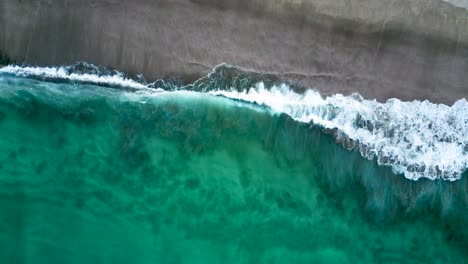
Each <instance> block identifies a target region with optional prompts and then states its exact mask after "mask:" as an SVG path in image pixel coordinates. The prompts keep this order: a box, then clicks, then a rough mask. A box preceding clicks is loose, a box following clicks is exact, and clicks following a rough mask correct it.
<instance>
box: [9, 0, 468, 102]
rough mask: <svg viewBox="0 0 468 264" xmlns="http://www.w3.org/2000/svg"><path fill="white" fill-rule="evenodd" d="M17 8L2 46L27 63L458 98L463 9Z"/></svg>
mask: <svg viewBox="0 0 468 264" xmlns="http://www.w3.org/2000/svg"><path fill="white" fill-rule="evenodd" d="M340 3H341V1H319V0H313V1H308V2H304V1H270V2H267V1H244V0H242V1H211V0H197V1H188V0H178V1H148V0H137V1H118V0H88V1H77V0H73V1H58V0H57V1H54V0H48V1H45V0H40V1H16V0H3V1H2V2H1V3H0V32H2V33H1V34H0V50H1V51H2V52H3V53H5V54H6V55H7V56H9V57H10V58H12V59H15V60H19V61H20V62H24V63H26V64H31V65H63V64H71V63H74V62H76V61H79V60H83V61H87V62H90V63H94V64H100V65H109V66H111V67H114V68H117V69H119V70H122V71H125V72H128V73H133V74H136V73H143V74H144V76H145V77H146V78H147V79H149V80H154V79H157V78H163V77H168V76H173V77H180V78H183V79H184V81H185V82H192V81H193V80H195V79H197V78H199V77H200V76H202V75H204V74H206V73H207V72H209V71H211V69H212V68H213V67H214V66H216V65H218V64H220V63H228V64H232V65H238V66H241V67H245V68H247V69H250V70H254V71H261V72H268V73H273V74H278V75H281V76H282V77H285V78H288V79H292V80H295V81H298V82H300V83H301V84H303V85H306V86H310V87H315V88H317V89H319V90H320V91H321V92H322V93H323V94H326V95H327V94H333V93H338V92H339V93H344V94H349V93H352V92H359V93H361V94H362V95H364V96H365V97H367V98H377V99H378V100H380V101H384V100H386V99H388V98H391V97H397V98H400V99H403V100H413V99H429V100H431V101H433V102H441V103H446V104H452V103H453V102H454V101H456V100H457V99H460V98H466V97H468V84H467V83H468V75H467V74H466V73H467V72H468V59H467V58H468V46H467V43H468V30H466V29H467V24H468V23H467V16H468V12H467V11H466V10H464V9H461V8H455V7H453V6H451V5H449V4H447V3H445V2H442V1H438V0H431V1H424V3H418V1H408V0H401V1H394V2H390V1H377V0H366V1H359V2H358V1H354V0H353V1H349V2H343V3H344V4H342V5H343V6H341V4H340Z"/></svg>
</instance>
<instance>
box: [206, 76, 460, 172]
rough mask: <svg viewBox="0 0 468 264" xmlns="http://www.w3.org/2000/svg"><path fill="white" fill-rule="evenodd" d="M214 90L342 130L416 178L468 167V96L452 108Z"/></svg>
mask: <svg viewBox="0 0 468 264" xmlns="http://www.w3.org/2000/svg"><path fill="white" fill-rule="evenodd" d="M210 94H212V95H217V96H224V97H228V98H232V99H236V100H242V101H246V102H251V103H256V104H259V105H264V106H267V107H269V108H271V109H272V110H273V111H275V112H279V113H285V114H288V115H289V116H291V117H292V118H294V119H295V120H297V121H300V122H305V123H313V124H315V125H319V126H321V127H323V128H325V129H337V130H338V131H339V133H338V136H337V138H338V139H337V140H338V141H341V143H342V145H347V146H345V147H347V148H349V149H352V148H356V149H358V150H359V152H360V153H361V155H362V156H364V157H365V158H368V159H373V158H376V160H377V162H378V163H379V164H380V165H388V166H391V167H392V169H393V170H394V172H396V173H402V174H404V175H405V177H407V178H409V179H412V180H417V179H420V178H423V177H424V178H429V179H440V178H441V179H446V180H451V181H453V180H457V179H459V178H460V177H461V175H462V173H463V172H464V171H465V170H466V168H467V166H468V102H467V100H466V99H461V100H459V101H457V102H456V103H455V104H454V105H453V106H451V107H449V106H447V105H443V104H434V103H431V102H429V101H424V102H420V101H413V102H402V101H400V100H398V99H390V100H388V101H387V102H386V103H379V102H377V101H376V100H372V101H370V100H364V99H363V98H362V97H360V96H358V95H353V96H343V95H341V94H337V95H333V96H330V97H326V98H323V97H322V96H321V95H320V94H319V93H318V92H316V91H313V90H308V91H307V92H306V93H304V94H297V93H295V92H293V91H291V90H290V89H289V87H288V86H286V85H281V86H277V87H273V88H271V89H266V88H265V87H264V85H263V83H259V84H258V85H257V86H256V87H253V88H251V89H249V90H247V91H244V92H238V91H234V90H232V91H212V92H210ZM343 134H344V135H343ZM349 139H351V141H349ZM350 142H351V144H350Z"/></svg>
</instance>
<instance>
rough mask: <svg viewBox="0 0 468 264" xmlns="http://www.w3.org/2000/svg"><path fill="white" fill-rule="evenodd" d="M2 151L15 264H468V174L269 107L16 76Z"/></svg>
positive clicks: (4, 81) (9, 87) (5, 95)
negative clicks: (428, 176)
mask: <svg viewBox="0 0 468 264" xmlns="http://www.w3.org/2000/svg"><path fill="white" fill-rule="evenodd" d="M0 150H2V151H1V152H0V196H1V198H0V257H1V258H2V259H4V260H6V261H5V263H63V262H66V263H311V262H313V263H449V262H455V263H467V262H468V255H467V250H466V249H467V245H468V243H467V236H466V231H465V230H464V227H465V225H466V223H467V222H466V220H467V216H466V212H465V211H466V210H463V209H466V204H467V203H468V199H467V197H466V190H467V183H466V182H467V181H466V180H465V179H466V177H462V179H461V180H458V181H455V182H448V181H442V180H437V181H430V180H425V179H423V180H419V181H410V180H408V179H405V178H404V177H403V176H402V175H395V174H393V173H392V171H391V169H390V168H388V167H382V166H378V165H377V163H376V162H374V161H369V160H367V159H364V158H362V157H361V156H360V155H359V153H358V152H356V151H347V150H345V149H344V148H342V147H341V146H339V145H338V144H336V143H335V140H334V138H333V137H332V136H331V135H329V134H326V133H323V132H322V130H321V129H320V128H317V127H311V126H310V125H307V124H304V123H299V122H296V121H294V120H293V119H292V118H291V117H289V116H287V115H284V114H275V113H272V112H271V111H270V110H268V109H267V108H265V107H260V106H255V105H251V104H247V103H242V102H239V101H233V100H230V99H227V98H222V97H216V96H213V95H209V94H204V93H196V92H187V91H179V92H158V93H156V92H155V93H151V92H147V91H145V92H128V91H122V90H119V89H112V88H108V87H99V86H93V85H85V84H77V83H74V84H73V83H51V82H43V81H39V80H32V79H27V78H20V77H14V76H11V75H2V76H0ZM464 176H466V175H464Z"/></svg>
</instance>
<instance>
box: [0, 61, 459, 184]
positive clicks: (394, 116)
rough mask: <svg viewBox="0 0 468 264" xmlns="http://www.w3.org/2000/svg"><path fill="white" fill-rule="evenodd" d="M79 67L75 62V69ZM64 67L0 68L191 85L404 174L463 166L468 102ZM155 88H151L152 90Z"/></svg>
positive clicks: (233, 72) (111, 81) (87, 79)
mask: <svg viewBox="0 0 468 264" xmlns="http://www.w3.org/2000/svg"><path fill="white" fill-rule="evenodd" d="M77 65H78V66H77ZM77 65H75V66H69V67H59V68H39V67H19V66H7V67H4V68H2V69H0V73H6V74H14V75H17V76H25V77H33V78H41V79H46V80H49V81H50V80H55V81H76V82H84V83H91V84H98V85H105V86H112V87H122V88H127V89H128V88H130V89H145V90H149V91H161V89H162V90H166V91H168V90H191V91H198V92H203V93H209V94H211V95H214V96H224V97H227V98H231V99H235V100H241V101H244V102H249V103H254V104H257V105H261V106H265V107H267V108H269V109H271V110H272V111H273V112H276V113H285V114H287V115H289V116H290V117H292V118H293V119H295V120H297V121H299V122H304V123H310V124H311V125H315V126H320V127H322V128H323V129H324V131H325V132H327V133H331V134H333V136H334V138H335V140H336V142H337V143H339V144H340V145H342V146H343V147H345V148H346V149H348V150H356V151H358V152H359V153H360V154H361V155H362V156H363V157H365V158H367V159H369V160H372V159H375V160H377V162H378V164H379V165H385V166H391V168H392V169H393V171H394V172H395V173H400V174H403V175H404V176H405V177H406V178H408V179H412V180H417V179H420V178H428V179H432V180H434V179H444V180H450V181H454V180H457V179H459V178H460V177H461V175H462V174H463V172H464V171H465V170H466V169H467V167H468V115H467V114H466V113H468V101H467V100H466V99H461V100H459V101H457V102H455V103H454V104H453V105H452V106H447V105H443V104H435V103H432V102H429V101H423V102H421V101H413V102H402V101H400V100H398V99H389V100H388V101H387V102H385V103H380V102H377V101H376V100H366V99H364V98H362V97H361V96H359V95H357V94H354V95H351V96H343V95H341V94H337V95H333V96H329V97H322V96H321V95H320V94H319V93H318V92H316V91H314V90H311V89H308V90H306V91H305V92H304V93H297V92H295V91H296V90H298V89H295V87H293V86H292V84H285V81H284V80H280V79H275V80H272V79H271V78H269V79H264V78H262V75H261V74H259V73H251V72H245V71H243V70H239V69H238V68H235V67H232V66H228V65H222V66H219V67H217V68H215V69H214V70H213V72H212V73H211V74H209V75H208V76H206V77H203V78H202V79H200V80H198V81H196V82H195V83H194V84H190V85H186V86H183V85H176V86H173V85H172V86H171V85H168V83H167V82H164V81H163V80H158V81H156V82H154V83H151V84H148V83H147V82H146V81H145V80H144V79H143V78H142V77H139V79H131V78H129V77H128V76H126V75H125V74H123V73H120V72H118V71H115V70H111V69H107V68H106V69H104V70H103V69H102V68H99V67H97V66H93V65H90V64H86V63H84V64H83V63H81V64H77ZM155 88H157V89H156V90H155Z"/></svg>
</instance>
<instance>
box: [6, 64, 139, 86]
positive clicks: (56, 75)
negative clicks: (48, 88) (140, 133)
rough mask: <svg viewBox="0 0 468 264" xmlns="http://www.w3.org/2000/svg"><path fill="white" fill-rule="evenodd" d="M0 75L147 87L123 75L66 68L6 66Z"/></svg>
mask: <svg viewBox="0 0 468 264" xmlns="http://www.w3.org/2000/svg"><path fill="white" fill-rule="evenodd" d="M0 73H9V74H14V75H17V76H22V77H29V76H34V77H40V78H46V79H47V78H49V79H61V80H70V81H78V82H83V83H92V84H100V85H103V84H105V85H111V86H121V87H128V88H133V89H146V88H148V87H147V86H146V85H144V84H141V83H138V82H136V81H134V80H131V79H128V78H124V77H123V76H122V75H119V74H114V75H103V76H98V75H95V74H88V73H80V74H78V73H69V72H67V71H66V69H65V68H64V67H20V66H5V67H3V68H0Z"/></svg>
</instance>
